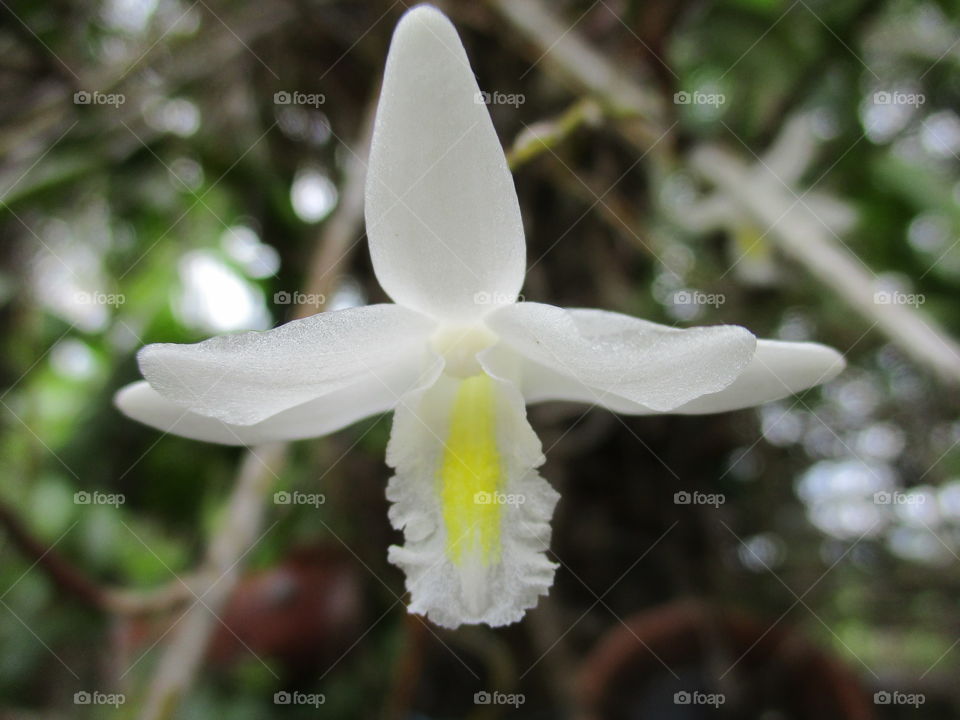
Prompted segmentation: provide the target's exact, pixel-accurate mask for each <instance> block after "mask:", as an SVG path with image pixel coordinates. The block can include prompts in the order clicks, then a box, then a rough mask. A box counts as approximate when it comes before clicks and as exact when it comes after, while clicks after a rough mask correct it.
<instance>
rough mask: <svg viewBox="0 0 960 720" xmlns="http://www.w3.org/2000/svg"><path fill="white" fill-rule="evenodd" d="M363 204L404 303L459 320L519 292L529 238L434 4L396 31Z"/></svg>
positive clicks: (379, 265) (462, 61)
mask: <svg viewBox="0 0 960 720" xmlns="http://www.w3.org/2000/svg"><path fill="white" fill-rule="evenodd" d="M365 211H366V220H367V235H368V237H369V239H370V254H371V257H372V259H373V268H374V271H375V272H376V275H377V278H378V279H379V281H380V284H381V285H382V286H383V288H384V290H386V291H387V293H388V294H389V295H390V297H391V298H393V300H395V301H396V302H398V303H400V304H401V305H405V306H407V307H410V308H413V309H415V310H418V311H420V312H423V313H425V314H428V315H431V316H433V317H437V318H442V319H444V320H448V321H451V320H452V321H463V320H469V319H472V318H476V317H479V316H480V315H482V314H484V313H485V312H487V311H489V310H490V309H492V308H493V307H494V306H496V305H500V304H506V303H510V302H513V301H514V300H515V299H516V297H517V293H518V292H519V290H520V286H521V285H522V283H523V273H524V264H525V253H526V249H525V245H524V239H523V224H522V222H521V219H520V207H519V203H518V201H517V194H516V190H515V189H514V186H513V178H512V177H511V175H510V170H509V168H508V167H507V162H506V159H505V157H504V154H503V150H502V148H501V146H500V141H499V140H498V139H497V134H496V132H495V131H494V129H493V123H492V122H491V120H490V114H489V112H488V111H487V108H486V105H485V104H484V103H483V101H482V98H481V97H480V91H479V88H478V87H477V83H476V80H475V79H474V77H473V72H472V71H471V69H470V63H469V61H468V60H467V55H466V52H465V51H464V48H463V45H462V43H461V42H460V38H459V37H458V36H457V32H456V30H455V29H454V27H453V25H452V24H451V23H450V21H449V20H447V18H446V17H445V16H444V15H443V14H442V13H440V12H439V11H438V10H436V9H434V8H432V7H429V6H424V5H421V6H419V7H417V8H414V9H413V10H411V11H409V12H408V13H406V14H405V15H404V16H403V18H402V19H401V20H400V23H399V24H398V25H397V29H396V30H395V32H394V35H393V41H392V43H391V45H390V53H389V55H388V57H387V67H386V73H385V75H384V80H383V89H382V91H381V95H380V105H379V108H378V110H377V118H376V123H375V127H374V134H373V144H372V147H371V150H370V164H369V167H368V175H367V188H366V207H365Z"/></svg>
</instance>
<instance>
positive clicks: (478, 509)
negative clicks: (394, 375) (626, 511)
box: [387, 374, 559, 627]
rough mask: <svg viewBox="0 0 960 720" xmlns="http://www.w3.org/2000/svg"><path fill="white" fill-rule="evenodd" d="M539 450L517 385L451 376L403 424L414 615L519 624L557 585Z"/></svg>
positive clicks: (392, 493)
mask: <svg viewBox="0 0 960 720" xmlns="http://www.w3.org/2000/svg"><path fill="white" fill-rule="evenodd" d="M543 460H544V458H543V454H542V452H541V447H540V441H539V439H538V438H537V436H536V435H535V434H534V432H533V430H532V429H531V427H530V425H529V423H528V422H527V419H526V412H525V410H524V405H523V399H522V398H521V397H520V394H519V392H517V390H516V388H514V387H513V386H512V385H510V384H509V383H503V382H500V381H498V380H495V379H493V378H491V377H489V376H487V375H484V374H479V375H475V376H472V377H470V378H467V379H463V380H460V379H455V378H451V377H450V376H449V375H443V376H441V378H440V379H439V381H438V382H437V384H436V385H435V386H434V387H432V388H429V389H428V390H426V391H423V392H419V393H413V394H411V395H410V396H408V397H407V398H406V400H405V402H404V404H403V405H401V406H399V407H398V408H397V410H396V413H395V414H394V424H393V431H392V433H391V437H390V444H389V446H388V448H387V463H388V464H389V465H390V466H391V467H393V468H394V469H395V470H396V475H395V476H394V477H393V478H392V479H391V480H390V483H389V485H388V487H387V498H388V499H389V500H390V501H391V502H392V503H393V504H392V505H391V507H390V520H391V522H392V524H393V526H394V527H395V528H397V529H398V530H403V532H404V540H405V544H404V545H403V546H402V547H398V546H393V547H391V548H390V554H389V559H390V562H392V563H394V564H395V565H399V566H400V567H401V568H403V570H404V572H405V573H406V576H407V581H406V585H407V590H408V591H409V592H410V606H409V610H410V612H414V613H421V614H426V615H427V616H428V617H429V618H430V619H431V620H432V621H433V622H435V623H437V624H438V625H442V626H444V627H457V626H458V625H460V624H462V623H486V624H488V625H490V626H492V627H496V626H499V625H506V624H509V623H513V622H516V621H518V620H520V618H522V617H523V615H524V613H525V611H526V610H527V609H528V608H530V607H533V606H534V605H536V603H537V599H538V598H539V596H540V595H543V594H546V592H547V591H548V589H549V588H550V586H551V585H552V583H553V575H554V571H555V569H556V567H557V566H556V564H555V563H553V562H551V561H550V560H548V559H547V557H546V555H545V554H544V552H545V550H546V549H547V547H548V545H549V541H550V516H551V514H552V512H553V508H554V506H555V505H556V502H557V500H558V498H559V496H558V494H557V492H556V491H555V490H554V489H553V488H552V487H551V486H550V485H549V484H548V483H547V482H546V481H545V480H544V479H543V478H541V477H540V476H539V475H538V474H537V472H536V470H535V468H536V467H538V466H539V465H540V464H542V463H543Z"/></svg>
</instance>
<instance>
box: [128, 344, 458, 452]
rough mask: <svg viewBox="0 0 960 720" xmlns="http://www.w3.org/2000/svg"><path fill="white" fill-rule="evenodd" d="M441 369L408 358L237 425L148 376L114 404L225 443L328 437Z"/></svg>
mask: <svg viewBox="0 0 960 720" xmlns="http://www.w3.org/2000/svg"><path fill="white" fill-rule="evenodd" d="M439 370H440V361H439V360H437V361H436V362H435V365H434V366H433V367H432V368H430V367H428V368H427V369H426V370H424V368H422V367H421V365H420V363H419V362H417V363H414V362H411V361H407V362H406V363H405V364H398V365H397V366H396V367H394V368H391V369H390V370H388V371H387V372H386V373H385V374H384V375H383V376H381V378H380V380H382V382H380V381H378V380H372V381H369V382H361V383H358V384H356V385H351V386H348V387H345V388H342V389H340V390H335V391H333V392H331V393H329V394H327V395H324V396H323V397H320V398H316V399H314V400H310V401H308V402H305V403H303V404H302V405H296V406H294V407H292V408H288V409H286V410H283V411H281V412H279V413H277V414H276V415H273V416H271V417H269V418H267V419H265V420H261V421H260V422H258V423H255V424H253V425H231V424H229V423H225V422H223V421H222V420H217V419H216V418H212V417H207V416H204V415H198V414H197V413H195V412H192V411H190V410H185V409H184V408H183V407H181V406H179V405H177V404H175V403H172V402H171V401H169V400H167V399H166V398H165V397H163V396H162V395H161V394H160V393H158V392H157V391H156V390H154V389H153V388H152V387H150V383H148V382H147V381H145V380H141V381H139V382H135V383H131V384H130V385H127V386H126V387H123V388H121V389H120V390H119V391H118V392H117V394H116V396H115V397H114V403H115V404H116V406H117V407H118V408H119V409H120V410H121V411H122V412H123V413H124V415H126V416H128V417H130V418H132V419H134V420H137V421H139V422H142V423H143V424H145V425H149V426H150V427H153V428H156V429H157V430H162V431H163V432H166V433H171V434H173V435H180V436H182V437H187V438H192V439H194V440H203V441H204V442H212V443H219V444H221V445H257V444H260V443H269V442H282V441H287V440H302V439H305V438H313V437H320V436H321V435H328V434H330V433H332V432H336V431H337V430H340V429H341V428H345V427H347V426H348V425H352V424H353V423H355V422H357V421H358V420H361V419H363V418H365V417H368V416H370V415H377V414H380V413H383V412H387V411H389V410H392V409H393V408H394V407H396V405H397V403H398V402H399V397H400V396H402V395H403V394H404V393H406V392H408V391H409V390H410V388H412V387H416V386H417V385H419V384H420V381H421V379H427V380H429V379H430V378H433V377H436V374H437V372H439Z"/></svg>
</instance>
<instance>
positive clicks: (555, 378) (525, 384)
mask: <svg viewBox="0 0 960 720" xmlns="http://www.w3.org/2000/svg"><path fill="white" fill-rule="evenodd" d="M484 366H485V367H488V368H489V369H490V371H491V372H497V373H499V374H510V375H512V376H513V377H519V378H521V379H520V380H519V381H518V382H520V384H521V387H522V389H523V395H524V398H525V399H526V401H527V403H528V404H533V403H538V402H546V401H550V400H566V401H571V402H582V403H588V404H591V405H598V406H600V407H604V408H607V409H608V410H612V411H614V412H617V413H621V414H624V415H657V414H660V413H659V412H658V411H656V410H652V409H650V408H649V407H646V406H644V405H641V404H639V403H635V402H632V401H630V400H628V399H627V398H625V397H621V396H620V395H615V394H613V393H610V392H598V391H597V390H596V389H594V388H591V387H588V386H586V385H584V384H583V383H581V382H578V381H576V380H575V379H573V378H571V377H569V376H567V375H561V374H560V373H557V372H554V371H553V370H551V369H550V368H548V367H545V366H543V365H538V364H537V363H533V362H531V361H529V360H526V359H521V360H520V361H519V362H517V361H516V360H515V359H512V358H510V357H508V356H507V355H505V354H503V353H498V352H494V353H491V354H490V355H488V356H487V358H486V359H485V362H484ZM845 366H846V363H845V361H844V359H843V356H842V355H841V354H840V353H838V352H837V351H836V350H834V349H833V348H830V347H827V346H825V345H820V344H819V343H793V342H781V341H778V340H757V351H756V354H755V355H754V356H753V360H751V361H750V364H749V365H748V366H747V368H746V370H744V371H743V373H742V374H741V375H740V376H739V377H738V378H737V379H736V380H734V381H733V382H732V383H731V384H730V385H728V386H727V387H726V388H724V389H723V390H721V391H719V392H716V393H710V394H708V395H701V396H700V397H698V398H695V399H693V400H691V401H690V402H688V403H685V404H683V405H681V406H680V407H677V408H674V409H673V410H670V411H669V412H671V413H677V414H684V415H700V414H707V413H718V412H726V411H728V410H739V409H741V408H746V407H753V406H754V405H762V404H763V403H766V402H771V401H773V400H779V399H781V398H784V397H787V396H788V395H792V394H794V393H798V392H801V391H802V390H806V389H808V388H811V387H814V386H816V385H820V384H822V383H825V382H829V381H830V380H832V379H833V378H834V377H836V376H837V375H838V374H839V373H840V372H841V371H842V370H843V368H844V367H845Z"/></svg>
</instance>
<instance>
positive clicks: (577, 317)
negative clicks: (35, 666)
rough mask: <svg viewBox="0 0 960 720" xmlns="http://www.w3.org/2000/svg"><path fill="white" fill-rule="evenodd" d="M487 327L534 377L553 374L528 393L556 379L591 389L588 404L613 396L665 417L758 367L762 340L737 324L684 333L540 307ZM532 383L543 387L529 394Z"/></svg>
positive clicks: (500, 317)
mask: <svg viewBox="0 0 960 720" xmlns="http://www.w3.org/2000/svg"><path fill="white" fill-rule="evenodd" d="M486 323H487V326H488V327H489V328H490V329H491V330H492V331H493V332H494V333H496V334H497V335H498V336H499V337H500V341H501V344H502V345H503V346H504V348H501V351H503V350H512V351H513V352H515V353H518V354H519V355H521V356H522V357H523V358H525V359H526V360H527V361H528V362H529V363H531V365H530V366H529V369H528V372H527V373H526V375H527V376H529V375H531V374H532V373H531V372H530V370H532V369H533V368H537V367H539V368H543V369H546V370H548V371H549V372H548V373H547V377H546V378H545V379H539V378H533V379H531V378H530V377H527V376H525V378H524V381H523V386H524V388H525V390H524V393H525V395H526V394H527V393H533V394H534V396H536V395H541V394H543V393H544V392H546V389H545V388H546V387H548V386H546V385H545V383H548V382H549V381H550V379H551V376H552V375H556V376H558V378H557V379H556V381H557V382H559V381H560V380H566V381H567V382H568V383H569V384H570V385H571V386H573V387H579V388H581V390H583V391H586V392H587V396H586V397H585V398H584V399H585V401H586V402H591V403H597V404H604V403H605V402H606V401H607V398H608V397H609V396H610V395H613V396H617V397H620V398H624V399H626V400H628V401H629V402H630V403H633V404H639V405H643V406H644V407H646V408H649V409H651V410H654V411H658V412H667V411H672V410H675V409H676V408H678V407H681V406H682V405H684V404H685V403H688V402H690V401H691V400H693V399H694V398H697V397H700V396H701V395H706V394H708V393H716V392H719V391H720V390H723V389H724V388H726V387H727V386H728V385H730V384H731V383H732V382H733V381H734V380H735V379H736V378H737V377H738V376H739V375H740V374H741V373H742V372H743V371H744V370H745V369H746V367H747V366H748V365H749V364H750V361H751V359H752V358H753V354H754V351H755V347H756V339H755V338H754V336H753V335H752V334H751V333H750V332H749V331H748V330H746V329H744V328H742V327H738V326H735V325H719V326H713V327H697V328H690V329H688V330H680V329H677V328H672V327H669V326H666V325H658V324H656V323H652V322H648V321H646V320H640V319H638V318H633V317H629V316H627V315H621V314H619V313H612V312H605V311H603V310H579V309H577V310H563V309H561V308H557V307H553V306H552V305H542V304H540V303H518V304H516V305H512V306H508V307H505V308H501V309H499V310H497V311H496V312H494V313H492V314H491V315H490V316H489V317H488V318H486ZM494 354H495V353H494ZM531 383H532V384H533V385H534V386H535V387H534V388H533V389H527V388H528V386H529V385H530V384H531ZM538 385H539V387H536V386H538ZM528 397H529V395H528ZM541 399H546V398H541Z"/></svg>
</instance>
